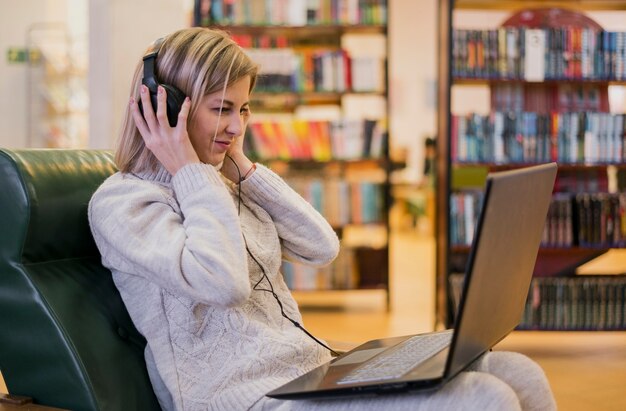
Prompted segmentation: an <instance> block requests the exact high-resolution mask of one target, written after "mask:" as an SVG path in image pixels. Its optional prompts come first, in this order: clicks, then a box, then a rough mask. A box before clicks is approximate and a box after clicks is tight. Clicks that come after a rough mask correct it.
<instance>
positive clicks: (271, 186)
mask: <svg viewBox="0 0 626 411" xmlns="http://www.w3.org/2000/svg"><path fill="white" fill-rule="evenodd" d="M241 185H242V186H241V191H242V198H243V199H244V201H251V202H254V203H256V204H258V205H259V206H261V207H262V208H263V209H265V210H266V211H267V212H268V214H269V215H270V216H271V217H272V219H273V221H274V223H275V225H276V229H277V231H278V236H279V237H280V238H281V240H282V245H283V254H284V256H285V257H286V258H287V259H289V260H293V261H299V262H302V263H305V264H308V265H318V266H319V265H325V264H328V263H330V262H331V261H332V260H333V259H334V258H335V257H336V256H337V253H339V240H338V238H337V234H336V233H335V232H334V230H333V229H332V227H331V226H330V224H328V222H327V221H326V220H325V219H324V217H323V216H322V215H321V214H320V213H318V212H317V210H315V208H313V206H312V205H311V204H309V203H308V202H307V201H306V200H305V199H303V198H302V197H301V196H300V195H299V194H298V193H296V192H295V191H294V190H293V189H292V188H291V187H289V185H287V183H285V181H283V179H281V178H280V177H279V176H278V175H276V174H275V173H274V172H272V171H271V170H269V169H268V168H267V167H264V166H262V165H258V166H257V169H256V171H255V172H254V173H252V174H251V175H250V177H249V178H247V179H246V180H244V181H243V182H242V183H241Z"/></svg>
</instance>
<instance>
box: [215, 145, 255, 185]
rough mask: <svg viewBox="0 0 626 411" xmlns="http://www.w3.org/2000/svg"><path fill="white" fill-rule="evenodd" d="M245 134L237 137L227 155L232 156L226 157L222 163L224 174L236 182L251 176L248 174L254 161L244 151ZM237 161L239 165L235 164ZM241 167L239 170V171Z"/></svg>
mask: <svg viewBox="0 0 626 411" xmlns="http://www.w3.org/2000/svg"><path fill="white" fill-rule="evenodd" d="M244 135H245V134H242V135H241V136H238V137H236V138H235V140H234V141H233V143H232V144H231V146H230V147H229V148H228V151H227V152H226V155H227V156H228V157H230V158H228V157H227V158H225V159H224V164H222V169H221V171H222V174H224V176H225V177H226V178H228V179H229V180H230V181H232V182H233V183H235V184H239V183H240V182H241V179H243V178H244V177H250V174H248V175H247V176H246V174H247V173H248V172H249V171H250V170H251V168H252V165H253V163H252V161H250V159H249V158H248V157H247V156H246V155H245V154H244V152H243V139H244ZM233 163H236V164H237V166H235V164H233ZM237 169H239V171H237Z"/></svg>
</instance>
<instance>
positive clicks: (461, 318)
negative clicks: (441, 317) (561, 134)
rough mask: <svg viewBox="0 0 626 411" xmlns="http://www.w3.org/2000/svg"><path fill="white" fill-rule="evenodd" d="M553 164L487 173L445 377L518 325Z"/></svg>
mask: <svg viewBox="0 0 626 411" xmlns="http://www.w3.org/2000/svg"><path fill="white" fill-rule="evenodd" d="M556 171H557V165H556V163H550V164H544V165H540V166H533V167H527V168H523V169H517V170H511V171H503V172H497V173H490V174H489V175H488V177H487V183H486V190H485V197H484V200H483V207H482V210H481V213H480V216H479V219H478V224H477V225H476V231H475V234H474V241H473V243H472V249H471V251H470V255H469V260H468V263H467V269H466V274H465V281H464V286H463V291H462V294H461V299H460V303H459V308H458V314H457V316H456V321H455V326H454V328H455V335H454V338H453V340H452V346H451V349H450V353H451V355H450V356H449V357H448V360H447V364H446V372H445V375H446V378H451V377H452V376H454V375H456V374H457V373H458V372H460V371H462V370H463V369H464V368H465V367H467V365H468V364H469V363H471V362H472V361H474V360H475V359H476V358H478V357H479V356H480V355H481V354H482V353H483V352H485V351H486V350H489V349H490V348H491V347H493V346H494V345H495V344H496V343H498V342H499V341H500V340H501V339H503V338H504V337H506V335H507V334H509V333H510V332H511V331H512V330H513V329H514V328H515V327H516V326H517V325H518V324H519V322H520V320H521V317H522V314H523V310H524V306H525V302H526V298H527V295H528V290H529V288H530V282H531V279H532V273H533V270H534V267H535V262H536V259H537V253H538V250H539V245H540V243H541V235H542V231H543V227H544V225H545V221H546V217H547V214H548V208H549V206H550V200H551V197H552V190H553V187H554V180H555V177H556Z"/></svg>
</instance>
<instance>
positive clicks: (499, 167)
mask: <svg viewBox="0 0 626 411" xmlns="http://www.w3.org/2000/svg"><path fill="white" fill-rule="evenodd" d="M537 164H541V163H508V164H498V163H459V162H457V163H454V164H453V165H452V167H454V168H471V167H486V168H488V169H489V171H506V170H513V169H516V168H523V167H531V166H534V165H537ZM558 166H559V170H572V171H578V170H581V171H584V170H604V169H606V168H607V167H615V168H617V169H626V163H608V164H568V163H558Z"/></svg>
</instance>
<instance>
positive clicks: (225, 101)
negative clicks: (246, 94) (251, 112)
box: [210, 97, 250, 107]
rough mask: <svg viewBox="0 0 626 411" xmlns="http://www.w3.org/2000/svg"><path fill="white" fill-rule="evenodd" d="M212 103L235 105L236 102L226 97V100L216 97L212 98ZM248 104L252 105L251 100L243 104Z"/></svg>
mask: <svg viewBox="0 0 626 411" xmlns="http://www.w3.org/2000/svg"><path fill="white" fill-rule="evenodd" d="M210 103H211V104H220V103H221V104H224V105H229V106H234V105H235V103H234V102H232V101H230V100H226V99H224V101H222V99H221V98H219V97H215V98H214V99H212V100H210ZM247 105H250V101H245V102H244V103H243V104H242V105H241V106H242V107H243V106H247Z"/></svg>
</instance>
